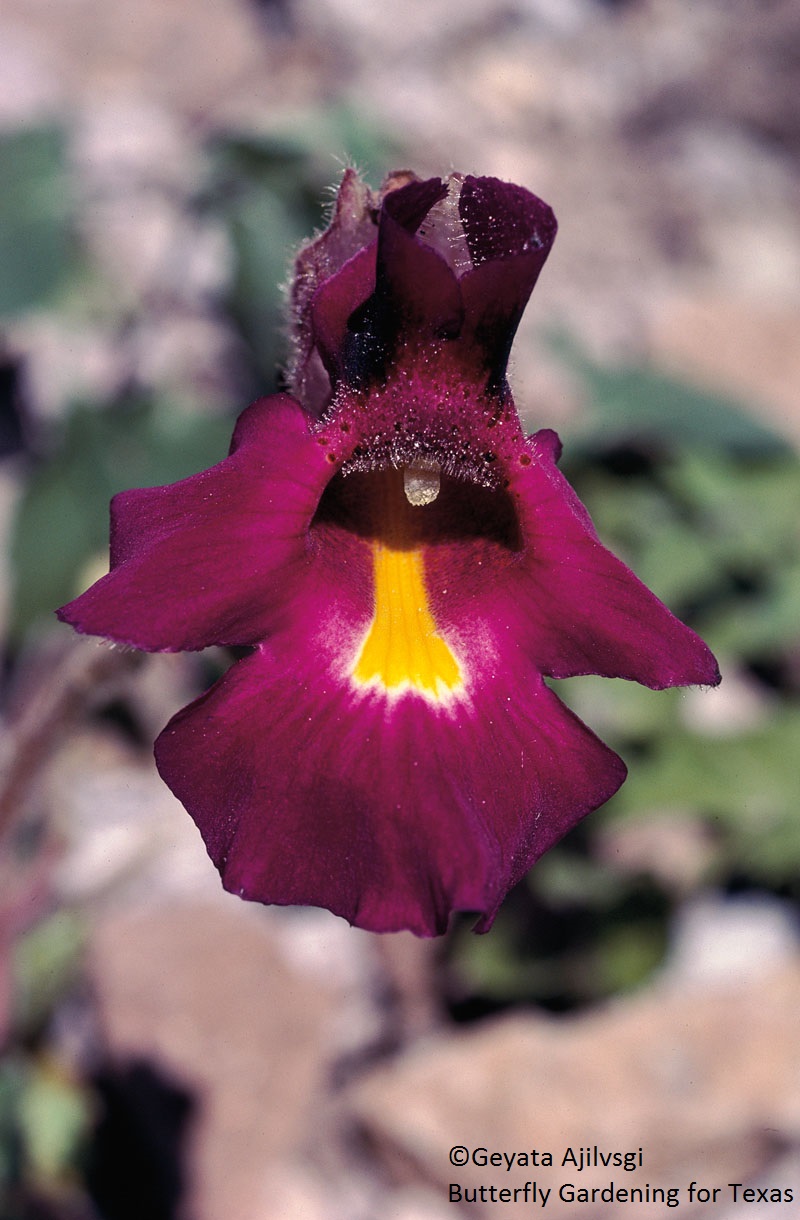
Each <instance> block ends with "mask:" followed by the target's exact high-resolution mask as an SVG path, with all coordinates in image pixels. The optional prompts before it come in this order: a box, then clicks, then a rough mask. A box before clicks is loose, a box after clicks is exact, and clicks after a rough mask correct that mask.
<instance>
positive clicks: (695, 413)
mask: <svg viewBox="0 0 800 1220" xmlns="http://www.w3.org/2000/svg"><path fill="white" fill-rule="evenodd" d="M551 345H552V347H553V348H554V350H555V352H556V354H557V355H559V356H560V357H561V358H562V359H563V361H564V363H565V364H566V365H567V366H568V367H570V368H571V369H573V370H575V371H576V372H577V373H578V374H579V375H580V376H581V377H582V379H583V380H584V382H585V384H586V387H587V389H588V391H589V394H590V396H591V406H592V418H591V420H590V422H589V424H588V425H587V427H586V428H585V429H583V430H581V432H580V433H579V435H578V436H576V438H575V440H574V441H573V443H575V442H579V443H580V444H581V445H582V446H584V447H591V448H597V447H598V446H600V447H603V448H606V449H608V448H612V447H614V446H615V445H619V444H621V443H628V444H629V443H631V442H632V441H639V442H644V443H646V444H655V445H665V446H667V447H669V448H672V449H675V448H679V447H682V446H700V447H702V448H703V449H708V450H711V451H712V452H719V451H723V452H726V453H731V454H740V455H749V456H753V455H756V454H757V455H760V456H774V455H780V454H785V453H787V452H789V448H790V447H789V445H788V442H787V441H785V440H784V439H783V438H782V437H780V436H779V435H778V434H777V433H775V432H773V430H772V429H771V428H768V427H766V426H765V425H764V424H762V423H760V422H759V421H758V420H757V419H756V418H755V416H754V415H753V414H752V413H751V412H749V411H748V410H747V408H746V406H745V405H744V404H743V403H741V402H737V401H735V400H734V399H732V398H728V397H726V396H724V395H722V394H715V393H712V392H711V391H708V390H704V389H700V388H699V387H697V386H692V385H688V384H687V383H686V382H683V381H679V380H677V379H676V378H672V377H669V376H667V375H666V374H664V373H661V372H658V371H656V370H655V369H650V368H643V367H638V366H635V365H618V366H616V367H605V366H603V365H600V364H596V363H595V362H594V361H593V360H591V359H590V358H589V357H588V356H587V355H586V354H585V353H584V352H583V351H582V350H581V349H580V348H579V347H578V345H577V344H576V343H574V342H573V341H572V340H571V339H569V338H567V337H566V336H564V335H553V336H551Z"/></svg>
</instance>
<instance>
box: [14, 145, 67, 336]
mask: <svg viewBox="0 0 800 1220" xmlns="http://www.w3.org/2000/svg"><path fill="white" fill-rule="evenodd" d="M0 182H2V184H3V188H2V190H0V318H2V316H3V315H11V314H14V313H19V312H20V311H22V310H24V309H28V308H29V307H31V306H34V305H39V304H41V303H42V302H43V301H45V300H47V299H49V298H50V297H51V296H52V294H53V293H54V292H55V290H56V289H57V288H58V286H59V285H60V284H61V282H62V281H63V279H64V277H65V275H66V273H67V271H68V269H69V266H70V259H71V250H72V245H71V226H70V206H69V187H68V178H67V173H66V138H65V134H64V132H63V131H62V130H61V129H60V128H58V127H52V126H47V127H30V128H24V129H22V130H21V131H9V132H6V133H5V134H3V135H0Z"/></svg>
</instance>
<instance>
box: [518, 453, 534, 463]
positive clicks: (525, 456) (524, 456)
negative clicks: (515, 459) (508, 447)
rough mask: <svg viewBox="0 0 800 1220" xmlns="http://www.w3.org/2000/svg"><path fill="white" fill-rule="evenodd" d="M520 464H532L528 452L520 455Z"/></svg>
mask: <svg viewBox="0 0 800 1220" xmlns="http://www.w3.org/2000/svg"><path fill="white" fill-rule="evenodd" d="M519 464H520V466H530V464H531V459H530V456H529V455H528V454H527V453H521V454H520V455H519Z"/></svg>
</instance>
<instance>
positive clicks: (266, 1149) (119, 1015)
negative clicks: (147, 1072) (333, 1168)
mask: <svg viewBox="0 0 800 1220" xmlns="http://www.w3.org/2000/svg"><path fill="white" fill-rule="evenodd" d="M259 916H260V912H258V911H255V910H253V909H252V908H248V907H246V906H245V904H243V903H240V902H235V901H234V900H231V901H230V903H225V902H220V903H218V904H217V903H215V904H212V905H203V904H198V903H189V902H187V903H184V904H179V905H176V906H172V907H170V908H165V907H162V908H156V909H153V910H151V911H147V912H143V911H139V912H138V913H128V914H125V913H121V914H115V915H109V916H108V918H106V919H104V920H103V922H102V923H101V924H100V925H99V926H98V927H97V928H96V929H95V931H94V933H93V935H92V937H91V946H90V977H91V979H92V984H93V987H94V989H95V991H96V994H97V1000H98V1006H99V1015H100V1025H101V1029H102V1032H103V1034H104V1037H105V1039H106V1041H107V1044H108V1047H109V1048H110V1051H111V1054H112V1056H113V1057H114V1059H116V1060H117V1061H125V1060H126V1059H128V1058H130V1059H136V1060H139V1061H141V1060H143V1059H144V1060H146V1061H147V1060H149V1061H151V1062H152V1063H153V1064H154V1065H155V1066H156V1067H157V1068H158V1069H159V1070H161V1071H162V1072H163V1073H164V1074H165V1076H166V1077H167V1078H170V1079H173V1080H175V1082H176V1083H178V1084H181V1085H182V1086H183V1087H185V1088H187V1089H188V1090H189V1091H190V1092H191V1094H192V1095H193V1096H194V1097H195V1098H196V1101H197V1105H198V1118H197V1122H196V1126H195V1127H194V1130H193V1131H192V1132H190V1135H189V1144H190V1148H191V1152H190V1179H191V1183H192V1186H191V1203H190V1206H189V1208H188V1212H187V1214H190V1215H191V1216H192V1217H193V1220H194V1218H196V1220H219V1217H221V1216H235V1217H237V1220H272V1218H273V1217H274V1220H278V1216H279V1214H283V1215H286V1216H291V1215H293V1214H296V1215H298V1216H300V1215H303V1214H304V1213H303V1211H302V1209H301V1208H300V1201H302V1200H303V1199H308V1197H309V1196H308V1191H307V1189H306V1187H305V1186H304V1185H303V1184H302V1183H300V1184H298V1182H297V1180H296V1179H293V1178H291V1175H290V1177H289V1178H287V1176H286V1175H287V1173H288V1170H287V1169H285V1168H284V1169H278V1168H277V1167H278V1166H282V1165H287V1164H288V1165H290V1164H291V1163H292V1161H293V1160H294V1159H296V1158H298V1157H299V1155H300V1153H301V1151H302V1150H303V1149H304V1148H305V1145H306V1141H307V1139H308V1133H309V1130H310V1129H312V1127H313V1125H314V1124H313V1123H312V1119H313V1117H314V1112H315V1109H316V1107H318V1106H319V1104H320V1100H321V1098H322V1096H323V1094H324V1086H325V1082H326V1076H325V1065H326V1059H327V1038H326V1029H327V1026H328V1022H329V1020H330V1016H331V1010H332V995H331V992H330V991H329V990H327V989H326V988H324V987H323V986H321V985H320V984H319V982H318V981H316V982H313V983H312V982H311V981H309V979H308V978H303V977H301V976H299V975H298V974H297V973H296V972H293V971H292V970H290V969H289V968H288V967H287V965H286V962H285V960H284V959H283V958H282V956H281V954H280V952H279V951H278V949H277V948H276V945H275V942H274V939H273V937H272V936H271V935H270V932H269V930H268V928H267V926H266V924H265V922H264V920H263V919H262V918H260V917H259ZM276 1172H277V1173H278V1174H279V1176H280V1178H281V1181H282V1182H283V1188H282V1189H285V1190H286V1191H287V1192H288V1194H289V1196H291V1197H294V1198H295V1199H296V1200H298V1209H297V1210H295V1211H291V1210H290V1211H286V1212H283V1213H278V1212H276V1211H275V1210H274V1209H273V1207H272V1200H271V1194H270V1179H271V1175H274V1173H276ZM312 1194H313V1192H312ZM308 1214H309V1215H311V1216H316V1215H318V1214H323V1213H318V1212H316V1211H314V1209H313V1208H312V1209H311V1210H310V1212H309V1213H308Z"/></svg>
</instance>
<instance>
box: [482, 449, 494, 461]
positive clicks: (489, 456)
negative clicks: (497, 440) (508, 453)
mask: <svg viewBox="0 0 800 1220" xmlns="http://www.w3.org/2000/svg"><path fill="white" fill-rule="evenodd" d="M481 457H482V458H483V460H484V462H496V461H497V454H496V453H492V451H491V449H487V451H486V453H482V454H481Z"/></svg>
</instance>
